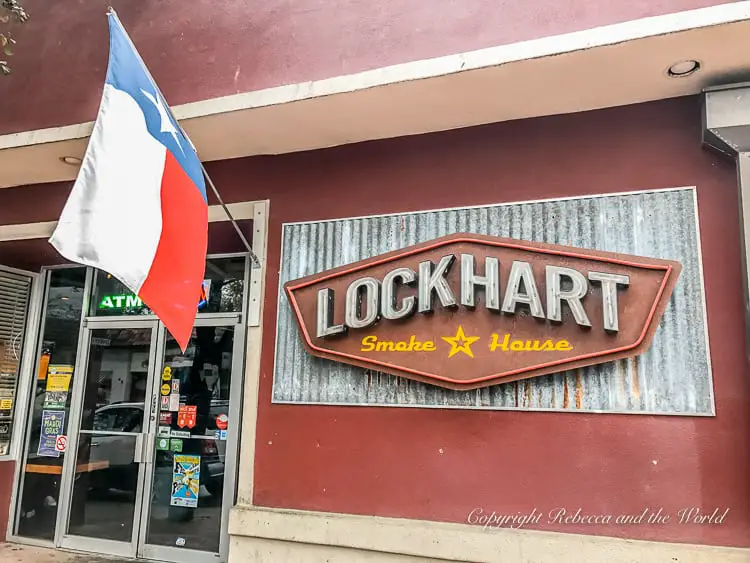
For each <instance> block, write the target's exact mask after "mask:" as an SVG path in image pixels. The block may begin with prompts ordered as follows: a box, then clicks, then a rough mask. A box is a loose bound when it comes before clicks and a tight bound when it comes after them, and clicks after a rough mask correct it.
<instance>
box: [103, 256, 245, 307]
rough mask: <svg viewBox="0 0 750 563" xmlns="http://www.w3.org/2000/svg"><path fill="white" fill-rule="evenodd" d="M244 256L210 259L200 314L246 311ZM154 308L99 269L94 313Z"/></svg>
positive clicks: (197, 304) (199, 304) (204, 281)
mask: <svg viewBox="0 0 750 563" xmlns="http://www.w3.org/2000/svg"><path fill="white" fill-rule="evenodd" d="M245 262H246V259H245V257H244V256H237V257H230V258H210V257H209V259H208V260H207V261H206V273H205V279H204V280H203V291H202V295H201V298H200V300H199V302H198V303H196V308H197V310H198V313H199V314H200V313H236V312H240V311H242V299H243V296H244V294H245ZM151 314H153V313H152V312H151V310H150V309H149V308H148V307H147V306H146V305H145V304H144V303H143V301H141V299H140V298H139V297H138V296H137V295H135V294H133V293H132V292H131V291H130V290H129V289H128V288H127V287H125V285H124V284H123V283H121V282H120V281H119V280H118V279H117V278H115V277H113V276H111V275H110V274H108V273H106V272H102V271H100V270H97V271H96V279H95V285H94V295H93V297H92V299H91V315H94V316H98V317H109V316H123V315H128V316H131V315H151Z"/></svg>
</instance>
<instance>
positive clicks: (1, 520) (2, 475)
mask: <svg viewBox="0 0 750 563" xmlns="http://www.w3.org/2000/svg"><path fill="white" fill-rule="evenodd" d="M15 467H16V464H15V463H13V462H12V461H3V462H0V542H2V541H5V535H6V531H7V530H8V515H9V513H10V495H11V494H12V489H13V472H14V470H15Z"/></svg>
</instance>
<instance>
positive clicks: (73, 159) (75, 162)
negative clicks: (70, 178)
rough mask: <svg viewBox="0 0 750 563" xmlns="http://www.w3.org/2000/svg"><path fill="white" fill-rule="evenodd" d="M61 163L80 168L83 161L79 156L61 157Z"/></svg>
mask: <svg viewBox="0 0 750 563" xmlns="http://www.w3.org/2000/svg"><path fill="white" fill-rule="evenodd" d="M60 162H62V163H64V164H69V165H70V166H80V165H81V162H83V161H82V160H81V159H80V158H78V157H77V156H61V157H60Z"/></svg>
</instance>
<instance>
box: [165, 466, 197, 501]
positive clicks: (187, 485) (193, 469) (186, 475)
mask: <svg viewBox="0 0 750 563" xmlns="http://www.w3.org/2000/svg"><path fill="white" fill-rule="evenodd" d="M200 477H201V456H199V455H175V456H174V468H173V472H172V498H171V499H170V502H169V504H170V505H172V506H182V507H185V508H197V507H198V492H199V490H200Z"/></svg>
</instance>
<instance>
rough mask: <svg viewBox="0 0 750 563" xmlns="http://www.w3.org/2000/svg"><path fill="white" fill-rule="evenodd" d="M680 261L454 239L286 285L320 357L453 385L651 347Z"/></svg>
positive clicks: (308, 342) (479, 383)
mask: <svg viewBox="0 0 750 563" xmlns="http://www.w3.org/2000/svg"><path fill="white" fill-rule="evenodd" d="M680 271H681V265H680V263H679V262H675V261H669V260H659V259H654V258H644V257H638V256H630V255H624V254H615V253H610V252H602V251H595V250H583V249H580V248H573V247H568V246H561V245H553V244H543V243H532V242H526V241H520V240H513V239H506V238H497V237H490V236H482V235H475V234H456V235H449V236H446V237H442V238H439V239H435V240H433V241H429V242H427V243H423V244H419V245H416V246H412V247H409V248H405V249H402V250H399V251H396V252H391V253H388V254H384V255H382V256H377V257H374V258H369V259H367V260H363V261H361V262H357V263H355V264H351V265H347V266H343V267H340V268H335V269H333V270H329V271H325V272H321V273H319V274H315V275H312V276H308V277H305V278H302V279H298V280H294V281H291V282H288V283H286V284H285V286H284V288H285V291H286V293H287V296H288V298H289V301H290V303H291V306H292V310H293V312H294V314H295V317H296V319H297V323H298V325H299V328H300V330H301V333H302V336H303V341H304V344H305V347H306V349H307V351H308V352H309V353H311V354H312V355H314V356H318V357H321V358H326V359H330V360H334V361H339V362H344V363H348V364H352V365H357V366H361V367H365V368H371V369H376V370H378V371H381V372H386V373H391V374H393V375H398V376H402V377H406V378H410V379H414V380H417V381H422V382H426V383H431V384H434V385H440V386H443V387H447V388H450V389H475V388H478V387H485V386H489V385H495V384H497V383H503V382H506V381H513V380H517V379H523V378H529V377H535V376H539V375H543V374H548V373H553V372H559V371H563V370H569V369H573V368H579V367H583V366H589V365H594V364H599V363H603V362H609V361H613V360H617V359H621V358H626V357H629V356H635V355H638V354H641V353H643V352H644V351H645V350H646V349H647V348H648V346H649V345H650V343H651V339H652V337H653V334H654V331H655V330H656V328H657V326H658V324H659V320H660V319H661V316H662V313H663V312H664V309H665V307H666V306H667V303H668V302H669V297H670V295H671V293H672V290H673V289H674V286H675V284H676V282H677V278H678V276H679V273H680Z"/></svg>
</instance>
